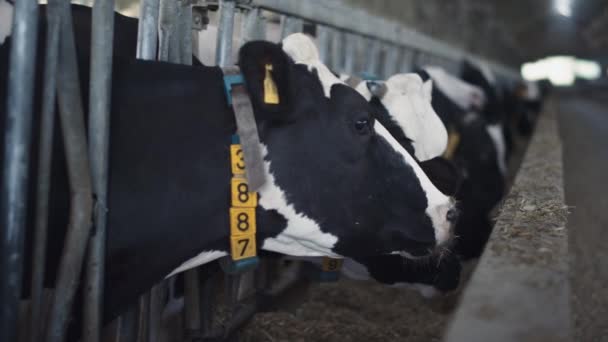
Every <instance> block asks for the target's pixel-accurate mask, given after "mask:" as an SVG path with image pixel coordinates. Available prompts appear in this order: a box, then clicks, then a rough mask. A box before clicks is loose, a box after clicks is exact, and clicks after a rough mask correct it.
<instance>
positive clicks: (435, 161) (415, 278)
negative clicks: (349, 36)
mask: <svg viewBox="0 0 608 342" xmlns="http://www.w3.org/2000/svg"><path fill="white" fill-rule="evenodd" d="M283 49H284V50H285V51H286V52H287V53H288V54H289V55H290V57H291V58H292V59H294V61H295V62H296V63H299V64H303V65H306V66H307V67H308V68H309V69H310V70H313V71H314V72H316V73H317V74H318V75H319V79H321V80H322V83H323V85H324V89H325V91H326V93H327V92H328V90H329V89H330V88H331V87H332V86H333V85H334V84H340V83H343V81H344V83H347V84H349V85H350V86H352V87H353V88H354V89H356V90H357V91H358V92H359V93H360V94H361V95H362V96H363V97H364V98H365V99H366V100H368V101H370V104H371V105H372V106H373V108H374V116H375V118H376V120H378V122H380V123H382V124H383V126H385V127H386V128H387V130H388V131H389V132H390V133H391V135H392V136H394V137H395V139H396V140H397V141H398V142H399V144H400V145H402V146H403V147H404V148H405V149H406V150H407V151H408V152H409V153H410V154H411V155H412V156H414V157H415V159H416V161H417V162H418V163H419V164H420V166H421V167H422V168H423V169H424V170H425V172H427V174H428V175H429V178H430V179H431V181H432V182H433V183H434V184H435V185H436V186H437V187H438V188H439V189H440V190H441V191H442V192H443V193H447V194H454V193H456V191H457V188H458V181H459V177H458V174H457V170H456V168H455V167H454V166H453V165H451V164H450V163H449V162H447V161H445V160H444V159H442V158H440V156H441V154H442V153H443V152H444V150H445V148H446V145H447V132H446V129H445V126H444V125H443V123H442V122H441V120H440V119H439V118H438V117H437V114H436V113H435V112H434V110H433V108H432V106H431V91H432V87H433V85H432V81H427V82H422V79H421V78H420V77H419V76H418V75H415V74H400V75H395V76H393V77H391V78H389V79H388V80H387V81H386V82H383V83H379V82H376V81H374V82H371V81H370V82H366V81H363V80H361V79H358V78H356V77H352V76H348V75H346V76H345V75H343V76H341V77H340V78H342V80H341V79H339V78H338V76H337V75H336V74H334V73H333V72H332V71H330V70H329V68H328V67H327V66H326V65H325V64H324V63H323V62H322V61H321V60H320V57H319V53H318V50H317V47H316V46H315V43H314V41H313V40H312V38H311V37H309V36H307V35H305V34H301V33H296V34H292V35H290V36H288V37H286V38H285V39H284V40H283ZM452 214H453V215H452V217H451V219H452V220H453V221H456V216H457V215H456V214H455V212H453V213H452ZM308 260H309V261H311V262H314V263H320V261H319V260H311V259H308ZM460 270H461V268H460V263H459V260H458V258H457V257H456V256H454V255H452V254H450V253H449V250H448V249H446V250H444V251H442V253H438V254H436V255H432V256H430V257H428V258H425V259H424V260H410V259H408V258H405V257H403V256H399V255H377V256H366V257H356V258H353V259H346V260H345V261H344V265H343V267H342V273H343V274H344V275H345V276H347V277H349V278H354V279H370V278H372V279H374V280H376V281H379V282H381V283H385V284H390V285H404V284H417V285H422V286H417V287H418V288H419V289H421V291H422V293H423V294H427V295H428V294H432V293H435V292H436V290H439V291H440V292H445V291H449V290H453V289H455V288H456V287H457V286H458V283H459V274H460Z"/></svg>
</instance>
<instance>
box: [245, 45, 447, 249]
mask: <svg viewBox="0 0 608 342" xmlns="http://www.w3.org/2000/svg"><path fill="white" fill-rule="evenodd" d="M239 60H240V62H239V63H240V66H241V70H242V72H243V75H244V77H245V79H246V84H247V88H248V91H249V94H250V97H251V99H252V104H253V107H254V112H255V115H256V119H257V121H258V129H259V133H260V139H261V142H262V144H263V145H264V146H263V150H264V153H265V168H266V171H267V177H268V178H267V179H268V181H267V183H266V184H265V185H264V186H263V187H262V188H261V189H260V191H259V193H260V206H261V207H262V208H264V209H267V210H274V211H276V212H278V213H279V214H280V215H282V216H283V217H284V218H285V219H286V221H287V227H286V228H285V229H284V230H283V231H282V232H280V234H278V235H277V236H272V237H269V238H266V239H265V240H264V241H263V243H262V247H263V248H264V249H268V250H273V251H277V252H281V253H284V254H292V255H293V254H297V255H304V256H320V255H343V256H355V255H366V254H367V255H371V254H384V253H393V252H403V253H409V254H413V255H423V254H426V253H428V251H429V249H432V248H433V247H434V246H436V245H437V244H441V243H443V242H445V241H447V240H448V239H449V238H450V235H451V233H450V231H451V222H450V221H449V220H448V218H447V217H448V216H449V215H448V212H449V211H450V210H451V209H452V208H453V206H454V204H453V201H452V199H451V198H449V197H447V196H445V195H443V194H442V193H441V192H440V191H439V190H437V188H435V187H434V186H433V184H432V183H431V182H430V181H429V179H428V178H427V176H426V175H425V174H424V172H423V171H422V169H421V168H420V167H419V166H418V164H417V163H416V161H415V160H414V158H412V156H410V154H409V153H408V152H407V151H406V150H405V149H404V148H403V147H402V146H401V145H399V143H397V141H396V140H395V139H394V138H393V137H392V136H391V135H390V134H389V133H388V131H387V130H386V129H385V128H384V127H383V126H382V125H381V124H379V123H378V122H376V121H375V120H374V117H373V113H372V107H371V106H370V105H369V104H368V102H367V101H366V100H365V99H364V98H363V97H361V96H360V95H359V94H358V93H357V92H355V91H354V90H353V89H351V88H349V87H348V86H346V85H344V84H341V82H340V81H339V80H337V79H336V80H337V81H336V82H335V83H333V84H331V85H327V84H325V85H324V84H322V82H321V81H322V80H320V78H319V76H318V75H319V73H318V70H317V69H316V68H314V67H312V68H311V67H309V66H308V65H304V64H296V63H294V62H293V61H292V60H291V59H290V58H289V57H288V56H287V54H286V53H285V52H283V50H282V48H281V46H280V45H276V44H272V43H268V42H252V43H248V44H246V45H245V46H244V47H243V48H242V49H241V51H240V58H239ZM268 65H272V71H271V72H270V76H271V77H272V79H273V81H274V82H275V83H276V89H277V90H278V94H277V95H278V98H279V101H278V103H267V101H265V93H264V92H265V91H267V90H268V89H267V86H268V85H266V87H265V82H268V80H266V79H267V77H268V74H267V73H268ZM334 77H335V76H334ZM327 88H328V89H329V94H326V93H325V92H324V89H327ZM327 95H329V96H327Z"/></svg>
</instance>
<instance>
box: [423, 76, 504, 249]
mask: <svg viewBox="0 0 608 342" xmlns="http://www.w3.org/2000/svg"><path fill="white" fill-rule="evenodd" d="M417 73H418V74H419V75H420V76H421V77H422V78H423V79H432V80H433V81H434V84H435V85H436V87H434V89H433V101H432V102H433V107H434V108H435V110H436V111H437V113H439V116H440V117H441V119H442V120H443V121H444V123H445V124H446V126H448V128H449V130H450V131H451V133H452V134H457V135H458V137H459V143H458V144H457V146H456V147H455V150H454V151H453V159H452V160H453V161H454V163H456V165H458V166H459V167H460V168H461V170H462V171H463V175H464V180H463V182H462V186H461V187H460V189H459V191H458V193H457V194H456V198H457V200H458V202H459V208H460V209H461V210H460V217H459V220H458V222H457V224H456V228H455V234H456V235H457V236H458V238H457V240H456V241H455V244H454V251H455V252H456V253H458V254H459V255H460V256H461V257H462V258H464V259H471V258H477V257H479V256H480V255H481V253H482V251H483V247H484V246H485V243H486V241H487V239H488V238H489V236H490V233H491V231H492V223H491V221H490V217H489V215H490V212H491V211H492V210H493V209H494V207H495V206H496V204H498V203H499V201H500V200H501V198H502V197H503V195H504V186H505V185H504V173H505V172H506V171H505V169H506V166H504V165H503V163H504V159H503V158H502V157H501V156H502V155H501V152H500V151H501V148H502V146H503V145H501V144H500V143H497V139H496V137H497V135H496V134H494V133H495V129H493V128H494V127H495V125H494V124H492V123H490V122H488V120H486V117H487V115H485V114H482V113H485V112H486V111H487V108H486V105H487V104H486V103H484V101H479V89H478V88H477V87H474V86H471V85H468V84H466V83H465V82H464V81H462V80H460V79H458V78H456V77H455V76H452V75H450V74H448V73H446V72H445V71H443V70H442V69H440V68H437V67H425V68H423V69H420V70H418V71H417ZM443 89H446V91H445V92H444V91H443ZM447 89H449V90H447ZM480 106H481V107H480ZM499 132H500V131H499ZM501 136H502V135H501V134H498V137H501Z"/></svg>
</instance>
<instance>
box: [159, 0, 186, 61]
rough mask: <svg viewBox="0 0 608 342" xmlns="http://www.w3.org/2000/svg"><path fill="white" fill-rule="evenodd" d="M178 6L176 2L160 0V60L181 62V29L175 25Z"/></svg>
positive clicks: (173, 0)
mask: <svg viewBox="0 0 608 342" xmlns="http://www.w3.org/2000/svg"><path fill="white" fill-rule="evenodd" d="M178 6H179V5H178V3H177V1H175V0H160V13H159V16H158V27H159V32H158V35H159V44H160V46H159V49H158V60H161V61H178V62H179V61H181V51H180V49H179V44H178V43H177V39H179V27H178V25H177V24H176V23H175V20H176V18H177V17H178V12H179V10H178Z"/></svg>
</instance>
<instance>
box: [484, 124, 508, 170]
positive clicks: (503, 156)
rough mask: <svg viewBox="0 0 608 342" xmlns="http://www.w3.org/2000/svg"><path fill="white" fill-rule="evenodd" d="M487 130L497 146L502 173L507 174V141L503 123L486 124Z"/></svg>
mask: <svg viewBox="0 0 608 342" xmlns="http://www.w3.org/2000/svg"><path fill="white" fill-rule="evenodd" d="M486 131H487V132H488V134H489V135H490V138H492V142H493V143H494V147H495V148H496V158H497V161H496V163H497V164H498V169H499V170H500V173H501V174H502V175H503V176H505V175H506V174H507V163H506V160H507V144H506V143H505V136H504V134H503V132H502V125H501V124H494V125H488V126H486Z"/></svg>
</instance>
